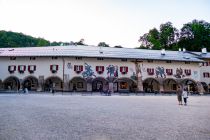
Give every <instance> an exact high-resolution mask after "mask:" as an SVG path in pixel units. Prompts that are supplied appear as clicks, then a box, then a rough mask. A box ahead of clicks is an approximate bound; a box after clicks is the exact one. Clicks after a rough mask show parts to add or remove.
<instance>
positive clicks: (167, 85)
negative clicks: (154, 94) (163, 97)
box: [163, 78, 178, 92]
mask: <svg viewBox="0 0 210 140" xmlns="http://www.w3.org/2000/svg"><path fill="white" fill-rule="evenodd" d="M177 87H178V82H177V81H176V80H175V79H173V78H167V79H164V81H163V89H164V92H176V90H177Z"/></svg>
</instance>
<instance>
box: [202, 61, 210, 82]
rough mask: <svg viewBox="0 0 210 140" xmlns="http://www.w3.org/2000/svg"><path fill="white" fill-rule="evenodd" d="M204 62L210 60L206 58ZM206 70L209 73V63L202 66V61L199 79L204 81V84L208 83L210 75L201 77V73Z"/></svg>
mask: <svg viewBox="0 0 210 140" xmlns="http://www.w3.org/2000/svg"><path fill="white" fill-rule="evenodd" d="M205 62H210V59H206V60H205ZM204 72H208V73H210V65H209V66H202V63H201V64H200V77H201V78H200V81H201V82H205V83H206V84H210V77H209V78H208V77H205V78H204V77H203V73H204Z"/></svg>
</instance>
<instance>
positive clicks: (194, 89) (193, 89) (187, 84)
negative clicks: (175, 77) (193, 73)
mask: <svg viewBox="0 0 210 140" xmlns="http://www.w3.org/2000/svg"><path fill="white" fill-rule="evenodd" d="M181 84H182V86H183V88H187V90H188V91H189V92H190V93H198V85H197V83H196V82H195V81H194V80H191V79H184V80H182V82H181Z"/></svg>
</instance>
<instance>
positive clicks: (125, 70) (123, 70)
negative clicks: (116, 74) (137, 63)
mask: <svg viewBox="0 0 210 140" xmlns="http://www.w3.org/2000/svg"><path fill="white" fill-rule="evenodd" d="M120 72H121V73H122V74H126V73H128V67H126V66H122V67H120Z"/></svg>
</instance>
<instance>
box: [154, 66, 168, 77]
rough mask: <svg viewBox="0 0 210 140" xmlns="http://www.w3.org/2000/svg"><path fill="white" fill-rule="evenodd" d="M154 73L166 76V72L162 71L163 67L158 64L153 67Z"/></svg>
mask: <svg viewBox="0 0 210 140" xmlns="http://www.w3.org/2000/svg"><path fill="white" fill-rule="evenodd" d="M155 74H156V77H157V78H158V76H160V77H161V78H166V74H165V72H164V67H160V66H158V67H157V68H156V69H155Z"/></svg>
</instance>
